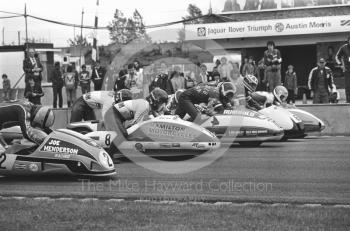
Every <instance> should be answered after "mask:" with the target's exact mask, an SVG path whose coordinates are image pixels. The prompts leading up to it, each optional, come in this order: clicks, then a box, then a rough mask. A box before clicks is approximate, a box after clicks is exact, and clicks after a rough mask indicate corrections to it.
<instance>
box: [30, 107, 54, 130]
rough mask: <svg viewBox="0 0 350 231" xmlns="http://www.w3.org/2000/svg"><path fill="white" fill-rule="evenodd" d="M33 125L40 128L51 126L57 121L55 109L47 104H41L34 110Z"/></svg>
mask: <svg viewBox="0 0 350 231" xmlns="http://www.w3.org/2000/svg"><path fill="white" fill-rule="evenodd" d="M32 118H33V120H32V124H33V126H38V127H40V128H43V129H44V128H49V127H51V126H52V125H53V123H54V122H55V115H54V114H53V111H52V110H51V109H50V108H49V107H47V106H40V107H37V108H36V109H35V110H34V113H33V117H32Z"/></svg>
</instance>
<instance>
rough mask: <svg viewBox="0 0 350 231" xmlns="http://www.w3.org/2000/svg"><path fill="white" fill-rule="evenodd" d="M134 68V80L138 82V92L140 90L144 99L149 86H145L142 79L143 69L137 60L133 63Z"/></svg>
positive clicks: (144, 80) (144, 81)
mask: <svg viewBox="0 0 350 231" xmlns="http://www.w3.org/2000/svg"><path fill="white" fill-rule="evenodd" d="M134 68H135V75H136V78H137V79H138V80H139V81H140V84H141V86H139V88H140V90H141V95H140V96H141V97H142V98H143V97H146V96H148V94H146V93H145V92H148V86H149V84H146V81H147V80H146V79H145V78H144V73H143V72H144V69H143V68H142V66H141V63H140V62H139V61H138V60H135V61H134Z"/></svg>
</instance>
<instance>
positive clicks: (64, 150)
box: [40, 138, 91, 159]
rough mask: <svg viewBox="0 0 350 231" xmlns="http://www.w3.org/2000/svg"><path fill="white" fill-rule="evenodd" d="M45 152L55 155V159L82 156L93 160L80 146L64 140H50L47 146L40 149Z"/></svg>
mask: <svg viewBox="0 0 350 231" xmlns="http://www.w3.org/2000/svg"><path fill="white" fill-rule="evenodd" d="M40 151H43V152H52V153H54V157H55V158H62V159H69V158H71V157H72V156H76V155H82V156H86V157H89V158H91V155H90V154H89V153H87V152H86V151H84V150H82V149H80V148H79V147H78V146H76V145H74V144H71V143H68V142H66V141H63V140H58V139H52V138H51V139H49V140H48V141H47V142H46V144H45V145H44V146H43V147H42V148H41V149H40Z"/></svg>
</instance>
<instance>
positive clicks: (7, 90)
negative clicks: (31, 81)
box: [2, 74, 11, 101]
mask: <svg viewBox="0 0 350 231" xmlns="http://www.w3.org/2000/svg"><path fill="white" fill-rule="evenodd" d="M2 89H3V93H4V100H5V101H9V100H10V99H11V82H10V80H9V79H8V77H7V75H6V74H3V75H2Z"/></svg>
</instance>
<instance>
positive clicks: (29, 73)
mask: <svg viewBox="0 0 350 231" xmlns="http://www.w3.org/2000/svg"><path fill="white" fill-rule="evenodd" d="M23 70H24V72H25V83H28V80H29V78H32V79H33V80H34V82H35V83H36V84H39V85H40V86H41V81H42V75H41V72H42V70H43V66H42V64H41V62H40V59H39V56H38V55H37V54H35V50H34V48H29V49H28V52H27V56H26V58H25V59H24V61H23Z"/></svg>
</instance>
